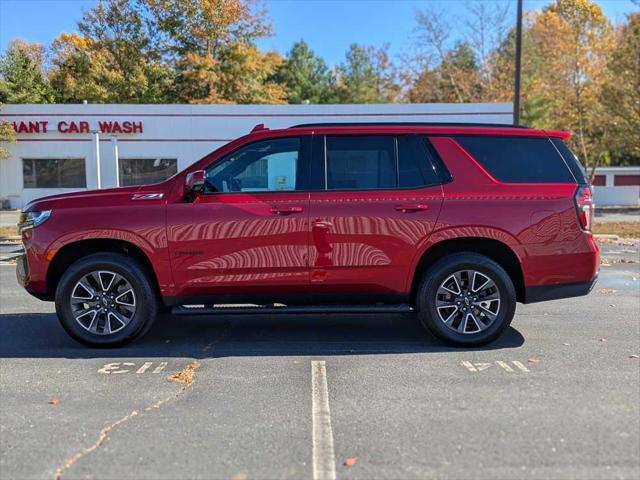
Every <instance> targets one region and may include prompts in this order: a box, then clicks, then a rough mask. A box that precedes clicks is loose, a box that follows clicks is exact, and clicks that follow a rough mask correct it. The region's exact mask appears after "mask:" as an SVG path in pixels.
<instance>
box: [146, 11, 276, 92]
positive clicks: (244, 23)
mask: <svg viewBox="0 0 640 480" xmlns="http://www.w3.org/2000/svg"><path fill="white" fill-rule="evenodd" d="M144 2H145V5H146V7H147V9H148V12H149V14H150V16H151V18H152V19H153V21H154V22H155V25H157V28H158V29H159V31H160V32H162V42H163V44H164V52H165V53H166V55H168V56H169V58H170V59H171V60H172V61H173V64H174V65H175V67H176V71H177V76H176V79H175V91H176V94H177V100H178V101H187V102H192V103H283V102H284V100H285V98H286V94H285V92H284V87H283V86H282V85H280V84H279V83H278V82H277V81H275V80H274V73H275V71H276V69H277V68H278V67H279V66H280V64H281V63H282V59H281V57H280V56H279V55H278V54H276V53H275V52H262V51H260V50H259V49H258V48H257V47H256V46H255V40H256V39H258V38H260V37H264V36H266V35H268V34H269V33H270V32H271V26H270V25H269V23H268V22H267V21H266V20H265V18H266V13H265V12H264V10H262V9H260V8H258V7H257V6H256V5H255V4H254V3H253V2H245V1H242V0H184V1H181V2H175V1H172V0H144Z"/></svg>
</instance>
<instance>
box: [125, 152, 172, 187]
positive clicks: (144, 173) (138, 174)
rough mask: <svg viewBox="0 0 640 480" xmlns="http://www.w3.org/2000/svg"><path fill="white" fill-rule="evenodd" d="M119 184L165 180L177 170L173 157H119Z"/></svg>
mask: <svg viewBox="0 0 640 480" xmlns="http://www.w3.org/2000/svg"><path fill="white" fill-rule="evenodd" d="M118 163H119V169H120V185H121V186H129V185H147V184H149V183H158V182H162V181H164V180H166V179H167V178H169V177H170V176H171V175H174V174H175V173H176V172H177V171H178V160H177V159H175V158H120V159H119V160H118Z"/></svg>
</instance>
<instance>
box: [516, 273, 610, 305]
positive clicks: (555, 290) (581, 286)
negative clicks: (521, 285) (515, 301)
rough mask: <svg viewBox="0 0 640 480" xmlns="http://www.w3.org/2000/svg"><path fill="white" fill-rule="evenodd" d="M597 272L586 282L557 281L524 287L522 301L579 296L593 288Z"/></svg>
mask: <svg viewBox="0 0 640 480" xmlns="http://www.w3.org/2000/svg"><path fill="white" fill-rule="evenodd" d="M597 281H598V274H597V273H596V276H595V277H593V278H592V279H591V280H589V281H587V282H578V283H559V284H556V285H536V286H534V287H527V288H526V289H525V299H524V303H536V302H546V301H547V300H558V299H560V298H570V297H581V296H583V295H587V294H588V293H589V292H590V291H591V290H593V287H594V285H595V284H596V282H597Z"/></svg>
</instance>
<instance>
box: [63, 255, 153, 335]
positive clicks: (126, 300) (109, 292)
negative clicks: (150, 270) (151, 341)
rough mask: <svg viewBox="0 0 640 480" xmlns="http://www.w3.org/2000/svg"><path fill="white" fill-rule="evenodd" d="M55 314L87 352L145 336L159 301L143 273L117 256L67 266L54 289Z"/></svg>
mask: <svg viewBox="0 0 640 480" xmlns="http://www.w3.org/2000/svg"><path fill="white" fill-rule="evenodd" d="M55 300H56V313H57V314H58V319H59V320H60V323H61V324H62V326H63V327H64V329H65V330H66V331H67V333H68V334H69V335H71V336H72V337H73V338H75V339H76V340H78V341H79V342H82V343H84V344H85V345H90V346H92V347H114V346H119V345H123V344H125V343H127V342H130V341H131V340H133V339H134V338H136V337H139V336H140V335H142V334H143V333H145V332H146V331H147V330H148V329H149V327H150V326H151V323H152V322H153V321H154V320H155V318H156V316H157V313H158V300H157V298H156V294H155V292H154V289H153V288H152V286H151V281H150V279H149V278H148V275H147V274H146V272H145V270H144V268H142V266H141V265H140V264H139V263H138V262H137V261H135V260H134V259H132V258H130V257H127V256H125V255H121V254H117V253H96V254H93V255H89V256H87V257H85V258H83V259H81V260H78V261H76V262H75V263H74V264H72V265H71V266H70V267H69V268H68V269H67V270H66V271H65V273H64V275H63V276H62V278H61V279H60V282H59V284H58V288H57V289H56V299H55Z"/></svg>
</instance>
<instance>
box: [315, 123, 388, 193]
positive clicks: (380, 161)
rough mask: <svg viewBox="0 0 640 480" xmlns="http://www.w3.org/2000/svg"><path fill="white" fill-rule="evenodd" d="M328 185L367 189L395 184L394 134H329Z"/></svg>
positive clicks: (327, 151)
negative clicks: (331, 135) (332, 135)
mask: <svg viewBox="0 0 640 480" xmlns="http://www.w3.org/2000/svg"><path fill="white" fill-rule="evenodd" d="M326 142H327V143H326V155H327V166H326V168H327V189H329V190H352V189H355V190H361V189H362V190H364V189H385V188H395V187H396V161H395V144H394V139H393V137H392V136H386V135H376V136H364V135H363V136H335V137H330V136H327V137H326Z"/></svg>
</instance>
